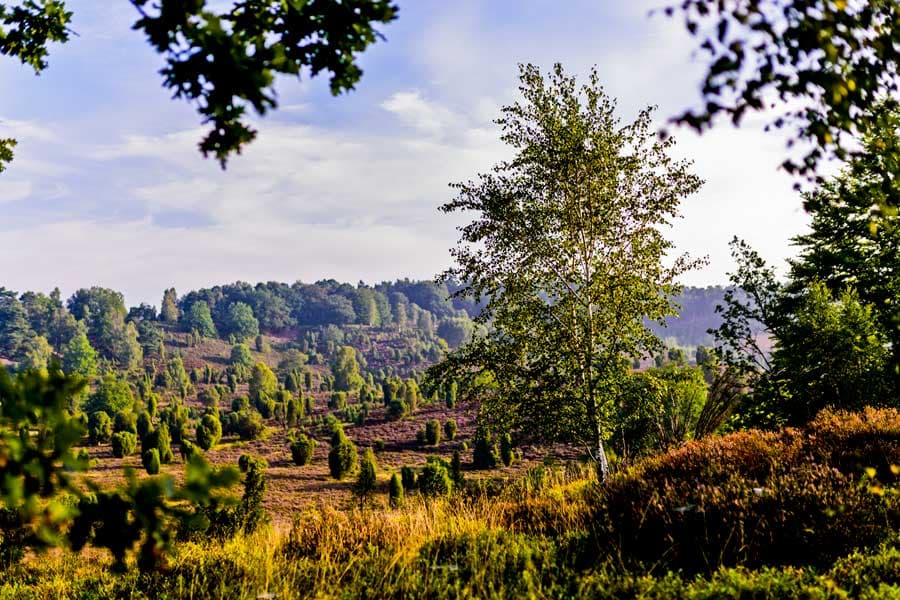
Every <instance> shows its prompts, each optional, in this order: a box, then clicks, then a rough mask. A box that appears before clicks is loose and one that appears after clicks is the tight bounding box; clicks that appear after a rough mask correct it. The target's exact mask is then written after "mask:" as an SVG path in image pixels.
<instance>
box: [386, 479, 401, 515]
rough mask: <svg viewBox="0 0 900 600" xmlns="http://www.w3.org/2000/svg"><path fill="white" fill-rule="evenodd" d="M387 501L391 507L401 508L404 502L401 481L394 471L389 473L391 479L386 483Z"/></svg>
mask: <svg viewBox="0 0 900 600" xmlns="http://www.w3.org/2000/svg"><path fill="white" fill-rule="evenodd" d="M388 503H389V504H390V507H391V508H401V507H402V506H403V503H404V498H403V483H402V482H401V481H400V476H399V475H397V474H396V473H392V474H391V481H390V484H389V485H388Z"/></svg>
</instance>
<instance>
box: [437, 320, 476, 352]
mask: <svg viewBox="0 0 900 600" xmlns="http://www.w3.org/2000/svg"><path fill="white" fill-rule="evenodd" d="M474 332H475V324H474V323H473V322H472V321H471V320H470V319H466V318H459V317H457V318H453V319H442V320H441V322H440V323H438V328H437V334H438V335H439V336H440V337H442V338H443V339H444V340H445V341H446V342H447V345H448V346H450V348H452V349H456V348H459V347H460V346H462V345H463V344H465V343H466V342H468V341H469V340H470V339H472V334H473V333H474Z"/></svg>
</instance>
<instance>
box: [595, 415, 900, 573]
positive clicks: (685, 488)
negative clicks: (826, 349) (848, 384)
mask: <svg viewBox="0 0 900 600" xmlns="http://www.w3.org/2000/svg"><path fill="white" fill-rule="evenodd" d="M890 440H898V441H900V414H898V413H897V412H896V411H893V410H881V411H874V410H871V411H866V412H864V413H860V414H847V413H823V414H822V415H820V416H819V417H818V418H817V419H816V420H815V421H814V422H813V423H811V424H810V425H809V426H808V427H807V428H806V429H805V430H797V429H786V430H784V431H782V432H779V433H761V432H757V431H749V432H740V433H734V434H731V435H728V436H724V437H718V438H706V439H703V440H700V441H694V442H690V443H688V444H686V445H684V446H682V447H681V448H679V449H677V450H673V451H670V452H668V453H666V454H664V455H661V456H658V457H655V458H651V459H647V460H645V461H643V462H641V463H638V465H636V466H635V467H633V468H632V469H630V470H628V471H626V472H624V473H621V474H619V475H616V476H614V477H613V478H612V479H611V481H610V482H609V483H608V485H607V486H606V487H605V488H604V489H603V490H602V492H601V493H600V497H599V498H598V499H597V502H596V507H597V515H596V519H597V522H598V523H602V527H598V528H597V529H596V530H595V533H596V536H597V541H598V542H599V543H598V546H599V547H600V549H601V550H602V551H603V552H609V553H613V554H615V555H617V556H622V557H624V558H625V559H626V560H630V561H633V562H635V563H638V564H645V563H646V564H649V563H651V562H656V561H659V557H660V556H665V563H664V566H665V567H666V568H669V569H681V570H684V571H685V572H711V571H713V570H715V569H716V568H717V567H720V566H736V565H741V566H747V567H751V568H754V567H759V566H761V565H778V566H780V565H804V566H807V565H811V566H824V565H828V564H830V563H831V562H832V561H834V560H835V559H836V558H838V557H840V556H843V555H846V554H848V553H850V552H852V551H853V550H855V549H858V548H864V547H872V546H874V545H877V544H878V543H879V542H880V541H882V540H883V539H885V538H886V537H887V536H888V535H889V534H890V533H891V532H892V531H894V530H896V528H897V527H898V526H900V505H898V499H897V497H896V496H894V495H891V494H884V495H880V494H878V493H873V491H872V489H874V490H876V491H877V490H878V489H879V487H878V486H879V485H880V484H879V483H877V482H875V481H870V482H869V484H861V483H860V477H861V475H862V474H861V472H860V470H859V467H858V465H872V466H873V469H874V470H873V471H872V473H874V474H875V475H876V476H877V477H879V478H882V480H883V481H887V480H890V481H894V480H895V479H896V476H895V475H894V474H893V472H892V471H891V469H890V468H889V467H887V468H881V469H879V468H878V467H877V466H875V465H883V464H885V463H891V464H900V460H898V459H900V447H898V446H897V445H892V444H891V443H890ZM891 461H897V462H891ZM870 487H871V488H872V489H870Z"/></svg>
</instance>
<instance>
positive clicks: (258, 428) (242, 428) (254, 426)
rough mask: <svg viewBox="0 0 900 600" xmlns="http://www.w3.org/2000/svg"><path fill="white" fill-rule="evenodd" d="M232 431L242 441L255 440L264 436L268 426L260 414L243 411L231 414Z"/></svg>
mask: <svg viewBox="0 0 900 600" xmlns="http://www.w3.org/2000/svg"><path fill="white" fill-rule="evenodd" d="M230 417H231V419H232V423H233V425H232V431H233V432H234V433H236V434H237V435H238V436H239V437H240V438H241V439H242V440H255V439H258V438H259V437H260V436H262V434H263V431H265V429H266V426H265V424H264V423H263V421H262V417H260V415H259V413H258V412H255V411H252V410H241V411H238V412H236V413H231V415H230Z"/></svg>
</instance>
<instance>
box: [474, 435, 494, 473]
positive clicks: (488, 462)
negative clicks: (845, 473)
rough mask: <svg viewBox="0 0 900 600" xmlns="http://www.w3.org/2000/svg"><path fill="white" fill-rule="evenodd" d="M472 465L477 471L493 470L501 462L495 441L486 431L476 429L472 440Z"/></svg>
mask: <svg viewBox="0 0 900 600" xmlns="http://www.w3.org/2000/svg"><path fill="white" fill-rule="evenodd" d="M472 443H473V447H472V464H473V465H474V467H475V468H476V469H493V468H495V467H496V466H497V463H498V462H499V461H500V457H499V456H498V454H497V448H496V445H495V444H494V439H493V438H492V437H491V435H490V433H488V432H487V431H485V430H484V429H481V428H479V429H476V430H475V435H474V437H473V439H472Z"/></svg>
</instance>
